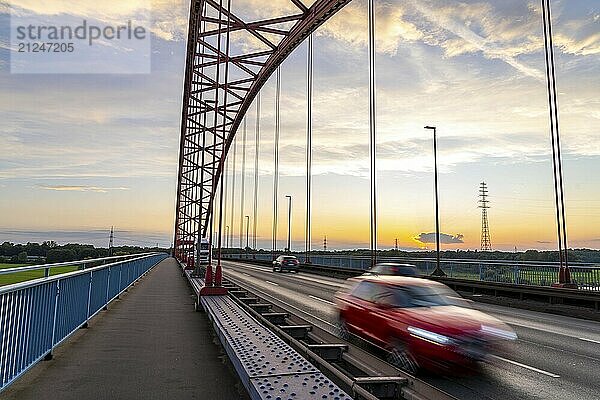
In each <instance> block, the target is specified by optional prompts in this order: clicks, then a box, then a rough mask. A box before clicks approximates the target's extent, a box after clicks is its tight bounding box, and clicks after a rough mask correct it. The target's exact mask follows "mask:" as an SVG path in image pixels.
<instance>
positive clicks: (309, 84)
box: [304, 33, 313, 263]
mask: <svg viewBox="0 0 600 400" xmlns="http://www.w3.org/2000/svg"><path fill="white" fill-rule="evenodd" d="M306 58H307V59H306V103H307V106H306V222H305V225H304V226H305V232H304V251H305V252H306V260H305V262H307V263H310V250H311V233H312V229H311V228H312V227H311V222H312V219H311V217H312V215H311V212H312V95H313V93H312V92H313V34H312V33H311V34H310V36H309V37H308V52H307V57H306Z"/></svg>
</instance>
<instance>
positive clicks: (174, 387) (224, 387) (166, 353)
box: [0, 258, 247, 400]
mask: <svg viewBox="0 0 600 400" xmlns="http://www.w3.org/2000/svg"><path fill="white" fill-rule="evenodd" d="M216 343H218V342H217V341H216V340H215V339H214V336H213V332H212V327H211V325H210V323H209V321H208V319H207V317H206V315H205V314H204V313H197V312H195V311H194V299H193V297H192V293H191V290H190V288H189V286H188V285H187V283H186V281H185V280H184V279H183V278H182V277H181V271H180V269H179V268H178V266H177V263H176V262H175V260H174V259H172V258H169V259H166V260H164V261H163V262H161V263H160V264H159V265H158V266H157V267H155V268H154V270H152V271H151V272H150V273H149V275H147V276H146V277H145V278H143V279H142V280H141V281H140V282H139V283H137V284H136V285H135V286H134V287H132V288H130V289H129V292H128V293H125V294H124V295H123V296H122V297H121V299H120V300H116V301H115V302H113V303H112V304H111V305H110V306H109V311H107V312H101V313H100V314H99V316H98V317H96V318H95V319H94V320H92V321H91V323H90V326H89V328H88V329H82V330H80V331H78V332H77V333H76V334H75V335H74V336H73V337H72V338H71V339H69V340H68V341H67V342H66V343H65V344H64V345H63V346H61V347H59V348H58V349H57V351H56V352H55V353H54V359H53V360H52V361H43V362H40V363H39V364H38V365H37V366H35V367H34V368H33V369H32V370H31V371H29V372H28V373H27V374H26V375H25V376H24V377H23V378H21V379H20V380H19V381H17V382H15V383H14V384H13V385H12V386H11V387H9V388H8V390H7V391H5V392H4V393H2V394H1V395H0V397H1V398H2V399H15V400H17V399H18V400H25V399H32V400H33V399H36V400H39V399H55V400H61V399H73V400H75V399H77V400H81V399H240V398H245V397H246V396H247V395H246V393H245V390H244V387H243V386H242V384H241V382H240V381H239V379H238V377H237V376H236V375H235V372H234V370H233V368H232V367H231V366H230V365H229V364H228V359H227V356H226V355H225V354H224V353H223V351H222V349H221V348H220V347H219V346H218V345H217V344H216Z"/></svg>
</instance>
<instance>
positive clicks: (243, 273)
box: [242, 272, 250, 276]
mask: <svg viewBox="0 0 600 400" xmlns="http://www.w3.org/2000/svg"><path fill="white" fill-rule="evenodd" d="M242 275H246V276H250V274H247V273H245V272H242Z"/></svg>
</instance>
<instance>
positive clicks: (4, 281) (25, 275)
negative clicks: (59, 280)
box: [0, 264, 77, 286]
mask: <svg viewBox="0 0 600 400" xmlns="http://www.w3.org/2000/svg"><path fill="white" fill-rule="evenodd" d="M25 265H27V264H0V269H5V268H17V267H23V266H25ZM75 270H77V266H71V267H58V268H52V269H51V270H50V275H58V274H64V273H65V272H71V271H75ZM43 277H44V270H39V271H26V272H17V273H14V274H6V275H0V286H5V285H11V284H13V283H19V282H24V281H29V280H32V279H37V278H43Z"/></svg>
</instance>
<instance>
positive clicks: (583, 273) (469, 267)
mask: <svg viewBox="0 0 600 400" xmlns="http://www.w3.org/2000/svg"><path fill="white" fill-rule="evenodd" d="M294 255H295V256H296V257H298V259H299V260H300V262H301V263H304V262H305V261H306V259H305V256H304V255H303V254H294ZM224 257H225V258H237V259H248V258H249V259H253V258H254V259H257V260H261V261H271V260H272V258H271V254H268V253H267V254H265V253H257V254H225V255H224ZM310 261H311V263H312V264H314V265H321V266H326V267H337V268H345V269H356V270H362V271H365V270H367V269H369V268H371V259H370V257H365V256H350V255H313V256H311V257H310ZM377 261H378V262H400V263H409V264H413V265H415V266H416V267H417V270H418V271H419V273H420V274H422V275H429V274H431V272H433V270H434V269H435V263H436V260H435V258H412V257H378V259H377ZM440 267H441V268H442V270H443V271H444V272H445V273H446V274H447V275H448V276H449V277H451V278H461V279H470V280H478V281H485V282H496V283H513V284H520V285H535V286H550V285H551V284H553V283H555V282H556V281H557V279H558V270H559V265H558V263H552V262H545V263H541V262H533V261H511V260H463V259H455V260H452V259H442V260H440ZM570 269H571V280H572V281H573V283H576V284H577V286H578V288H579V289H585V290H594V291H600V266H598V265H594V264H589V263H571V264H570Z"/></svg>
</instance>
